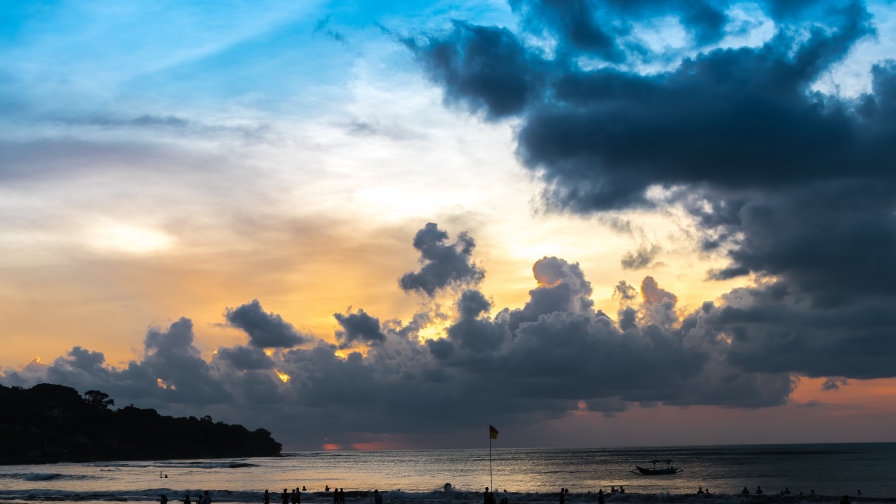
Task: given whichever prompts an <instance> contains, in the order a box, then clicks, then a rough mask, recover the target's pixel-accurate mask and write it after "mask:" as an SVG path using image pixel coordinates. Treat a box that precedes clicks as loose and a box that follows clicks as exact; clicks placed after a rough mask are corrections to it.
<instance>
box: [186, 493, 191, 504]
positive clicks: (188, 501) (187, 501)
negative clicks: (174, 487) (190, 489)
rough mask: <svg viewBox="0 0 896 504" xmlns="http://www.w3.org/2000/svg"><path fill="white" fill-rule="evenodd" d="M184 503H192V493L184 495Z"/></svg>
mask: <svg viewBox="0 0 896 504" xmlns="http://www.w3.org/2000/svg"><path fill="white" fill-rule="evenodd" d="M184 504H192V503H191V502H190V494H187V495H184Z"/></svg>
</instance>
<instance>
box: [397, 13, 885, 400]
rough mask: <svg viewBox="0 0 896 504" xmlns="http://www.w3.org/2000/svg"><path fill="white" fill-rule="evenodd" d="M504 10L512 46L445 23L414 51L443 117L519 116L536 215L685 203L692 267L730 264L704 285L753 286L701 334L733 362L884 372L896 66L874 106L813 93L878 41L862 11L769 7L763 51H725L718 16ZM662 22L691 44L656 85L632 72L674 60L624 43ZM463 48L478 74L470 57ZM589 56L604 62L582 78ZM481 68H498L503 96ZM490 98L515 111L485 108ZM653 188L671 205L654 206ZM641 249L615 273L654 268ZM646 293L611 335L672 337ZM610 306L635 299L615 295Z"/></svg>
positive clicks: (668, 302) (667, 313) (494, 30)
mask: <svg viewBox="0 0 896 504" xmlns="http://www.w3.org/2000/svg"><path fill="white" fill-rule="evenodd" d="M512 5H513V8H514V12H515V13H516V14H517V15H518V16H519V17H520V19H521V21H522V24H521V26H522V31H521V32H520V33H513V32H510V31H508V30H506V29H503V28H498V27H489V26H473V25H469V24H457V25H455V26H454V28H453V30H452V31H450V32H448V33H445V34H441V35H434V36H431V37H430V38H429V39H427V40H426V41H425V43H420V44H418V45H416V46H413V48H414V50H415V54H416V55H417V57H418V58H419V59H420V61H421V62H422V63H423V65H424V68H425V69H426V70H427V72H428V75H429V76H430V78H431V79H433V81H434V82H436V83H437V84H438V85H440V86H441V87H442V88H443V89H444V90H445V94H446V97H447V98H448V100H449V101H451V102H456V103H466V104H467V105H468V107H469V108H470V109H471V110H474V111H483V112H484V116H485V117H486V118H488V119H492V120H496V119H500V118H503V117H507V116H516V117H518V118H519V120H520V126H519V129H518V134H517V153H518V156H519V158H520V160H521V161H522V163H523V165H524V166H526V167H527V168H529V169H531V170H533V171H535V172H536V173H538V174H539V175H540V176H541V177H542V179H543V180H544V182H545V190H544V193H543V196H544V199H545V202H546V204H547V207H548V208H552V209H557V210H562V211H573V212H579V213H599V212H602V211H605V210H613V209H624V208H636V207H650V206H655V205H666V204H668V205H680V206H683V207H684V208H685V209H686V210H687V211H688V212H689V213H690V215H691V216H693V217H694V219H695V220H696V222H697V224H698V228H699V230H700V232H701V233H702V236H701V237H700V247H701V248H702V249H703V251H705V252H707V253H711V254H721V255H725V256H727V257H728V259H729V264H727V265H725V266H724V267H722V268H719V269H715V270H712V271H709V272H707V277H708V278H709V279H712V280H727V279H732V278H738V277H744V278H745V281H746V280H747V279H748V278H752V279H756V281H757V282H758V283H757V287H755V288H753V289H751V290H749V292H748V291H743V290H737V291H733V292H732V293H730V294H729V297H730V299H732V300H733V299H741V300H746V301H744V302H742V303H740V304H737V303H733V304H731V305H729V306H726V307H724V308H718V307H715V306H713V305H712V304H705V305H704V307H703V308H702V309H701V313H702V315H700V316H699V319H700V320H701V321H702V324H703V325H702V326H701V327H702V328H703V329H705V330H707V331H710V332H715V333H716V334H717V335H718V337H720V338H723V339H725V340H727V339H730V340H731V343H730V348H729V349H728V350H726V352H725V361H726V362H728V363H730V364H733V365H737V366H740V367H741V368H743V369H745V370H748V371H750V372H756V373H784V372H795V373H802V374H807V375H810V376H849V377H863V378H868V377H883V376H894V375H896V359H894V358H893V357H894V356H896V339H894V337H893V336H892V335H893V334H896V324H894V320H892V319H891V318H890V317H889V316H888V315H886V313H887V310H888V309H889V310H890V311H892V307H893V306H896V266H894V265H896V261H893V258H894V257H896V171H894V170H893V167H894V166H896V63H894V62H893V61H881V62H878V63H877V64H875V65H874V66H873V68H872V72H871V90H870V91H869V92H867V93H865V94H862V95H860V96H858V97H856V98H842V97H839V96H834V95H827V94H823V93H820V92H816V91H813V90H812V85H813V84H814V83H815V82H816V81H818V80H819V79H820V78H822V77H823V76H824V75H825V74H826V72H828V71H830V69H831V68H832V65H834V64H835V63H837V62H839V61H841V60H842V59H843V58H844V57H845V56H846V55H847V54H848V53H849V51H850V50H851V49H852V48H853V47H855V44H856V42H857V41H858V40H860V39H861V38H863V37H865V36H867V35H870V34H873V31H874V29H873V25H872V20H871V16H870V15H869V13H868V12H867V10H866V9H865V7H864V5H863V4H862V3H861V2H849V3H840V2H804V1H799V0H796V1H778V2H762V3H760V5H761V6H762V8H763V10H764V11H765V14H766V15H768V16H770V17H771V18H772V20H773V21H774V22H775V24H776V28H777V30H776V32H775V34H774V35H773V36H772V37H771V38H770V39H768V40H766V41H765V42H764V43H762V44H761V45H759V46H757V47H740V48H730V49H724V48H723V49H719V48H714V47H712V44H713V43H715V42H716V41H718V40H719V38H720V37H721V36H723V35H724V32H725V30H726V29H727V28H725V25H726V22H727V21H726V20H724V17H725V14H724V12H725V11H726V9H727V7H728V4H727V3H725V2H712V3H707V2H699V1H698V2H674V1H673V2H660V1H648V0H644V1H635V2H613V1H577V0H568V1H565V0H554V1H547V0H545V1H516V2H513V3H512ZM663 16H673V17H676V18H677V19H678V20H679V21H680V22H681V23H682V24H683V25H684V27H685V28H686V29H688V30H689V31H690V32H691V33H692V34H693V35H694V46H693V47H692V48H691V49H692V52H691V53H689V54H690V56H689V57H686V58H684V59H682V60H681V62H680V64H677V65H675V66H673V67H671V69H669V70H666V71H661V72H658V73H657V72H651V73H643V72H639V71H637V70H633V69H637V68H638V66H637V64H638V62H639V61H654V62H656V61H662V59H663V58H666V57H667V56H666V55H662V54H653V53H651V51H650V50H649V49H648V48H636V47H633V46H632V45H631V44H632V43H633V42H632V39H631V38H630V37H627V35H628V32H627V30H628V27H630V26H631V23H636V22H639V21H643V20H650V19H657V18H661V17H663ZM544 30H546V31H547V32H548V33H550V34H551V35H552V36H553V37H554V39H555V41H556V48H555V50H554V51H553V53H552V54H547V52H546V51H544V49H543V48H540V47H535V46H533V45H532V44H530V43H528V42H525V41H526V40H528V39H527V37H529V38H531V37H532V36H535V37H538V36H540V33H541V32H542V31H544ZM703 44H709V46H708V47H706V48H703V47H702V45H703ZM468 48H475V51H472V52H471V53H470V54H473V55H474V57H471V58H469V59H466V60H465V59H464V58H465V55H466V54H467V52H468ZM436 53H438V54H451V55H452V58H451V59H445V58H441V57H437V55H436ZM498 54H513V55H514V56H513V58H501V57H498V56H497V55H498ZM490 55H494V56H490ZM490 57H491V59H489V58H490ZM583 57H586V58H590V60H591V61H592V62H594V61H596V62H597V64H592V65H591V66H590V67H584V66H582V65H580V64H579V62H580V61H581V58H583ZM651 58H653V59H652V60H651ZM448 63H450V65H448ZM482 69H489V70H491V69H502V70H503V71H506V72H507V73H508V75H514V76H516V79H515V85H514V86H512V87H505V86H504V85H503V84H502V82H501V81H500V80H496V79H489V78H488V74H487V72H484V71H483V70H482ZM449 74H450V78H449V77H448V76H449ZM458 83H463V85H460V84H458ZM502 90H503V91H504V92H506V95H507V96H513V97H516V98H515V100H514V102H513V103H514V105H513V106H512V107H507V106H494V107H491V108H489V107H490V105H489V104H490V103H497V102H496V101H495V100H493V99H491V98H489V97H491V96H500V95H502ZM652 186H661V187H665V188H667V189H668V190H669V192H668V194H669V195H670V196H668V197H666V199H665V200H664V201H661V202H658V200H656V199H649V198H648V197H647V196H646V191H647V189H648V188H649V187H652ZM649 252H650V250H649V249H643V250H637V251H634V252H630V253H628V254H626V256H624V257H623V260H622V264H623V266H624V267H625V268H626V269H636V268H638V267H643V266H645V265H647V264H650V262H651V261H652V260H654V255H652V254H651V253H649ZM748 275H752V277H748ZM623 287H624V286H623ZM641 290H642V293H643V294H642V295H643V296H644V299H645V303H644V305H647V306H649V309H646V308H642V309H641V310H640V312H639V315H637V316H636V315H635V313H634V312H633V311H625V310H623V311H620V314H619V316H620V318H619V325H620V326H624V327H633V324H636V323H643V322H644V321H646V320H650V321H652V322H653V323H655V324H657V325H658V326H660V327H664V328H668V327H672V326H674V325H675V324H677V323H679V322H677V321H676V315H675V313H674V311H673V310H671V309H670V308H671V307H673V306H674V305H675V301H676V300H675V297H674V295H671V294H670V293H667V294H670V295H669V296H665V295H664V294H663V291H662V290H661V289H659V288H658V286H656V285H655V283H654V284H653V285H651V284H650V283H649V282H646V283H645V284H642V289H641ZM616 295H617V296H618V297H619V299H620V300H621V301H623V300H625V299H626V298H629V297H631V294H630V291H629V290H628V289H626V288H623V289H622V290H619V291H617V294H616ZM533 299H534V298H533ZM657 300H659V301H658V302H654V301H657ZM735 315H737V316H735ZM680 323H684V322H680ZM670 324H671V325H670ZM444 350H445V349H440V351H442V354H445V353H446V352H444ZM831 383H832V384H833V385H836V382H831ZM833 385H831V386H833Z"/></svg>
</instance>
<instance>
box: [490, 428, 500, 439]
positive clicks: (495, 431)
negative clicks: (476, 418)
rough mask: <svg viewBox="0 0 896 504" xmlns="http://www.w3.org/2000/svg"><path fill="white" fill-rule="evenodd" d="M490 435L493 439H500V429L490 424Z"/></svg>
mask: <svg viewBox="0 0 896 504" xmlns="http://www.w3.org/2000/svg"><path fill="white" fill-rule="evenodd" d="M488 437H490V438H491V439H498V429H496V428H494V427H492V426H491V425H489V426H488Z"/></svg>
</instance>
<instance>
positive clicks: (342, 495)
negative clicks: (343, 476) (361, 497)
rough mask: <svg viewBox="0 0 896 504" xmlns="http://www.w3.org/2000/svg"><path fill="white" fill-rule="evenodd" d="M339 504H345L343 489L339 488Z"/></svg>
mask: <svg viewBox="0 0 896 504" xmlns="http://www.w3.org/2000/svg"><path fill="white" fill-rule="evenodd" d="M339 504H345V489H344V488H342V487H339Z"/></svg>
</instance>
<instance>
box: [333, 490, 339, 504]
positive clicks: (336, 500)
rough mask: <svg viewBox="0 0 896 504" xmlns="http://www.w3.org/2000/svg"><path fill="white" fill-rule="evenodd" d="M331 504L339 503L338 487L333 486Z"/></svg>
mask: <svg viewBox="0 0 896 504" xmlns="http://www.w3.org/2000/svg"><path fill="white" fill-rule="evenodd" d="M333 504H339V489H338V488H336V487H333Z"/></svg>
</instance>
